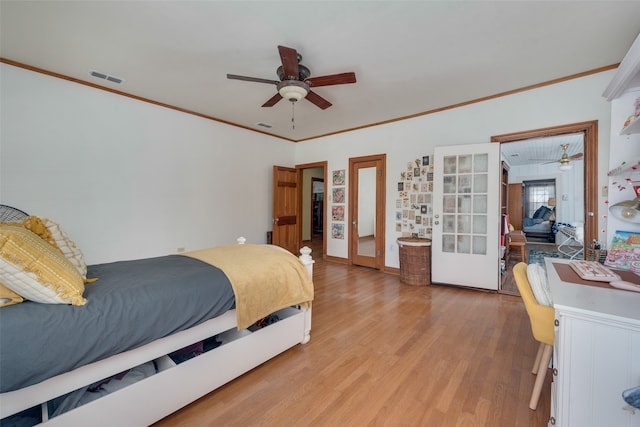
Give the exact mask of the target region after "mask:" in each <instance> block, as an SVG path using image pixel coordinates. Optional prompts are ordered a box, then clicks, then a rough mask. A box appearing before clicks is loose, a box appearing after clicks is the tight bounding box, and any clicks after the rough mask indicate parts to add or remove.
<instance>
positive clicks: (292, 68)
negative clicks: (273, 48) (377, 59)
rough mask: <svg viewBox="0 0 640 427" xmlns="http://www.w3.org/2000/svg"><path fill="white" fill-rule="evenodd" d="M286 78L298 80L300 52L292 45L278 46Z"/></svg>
mask: <svg viewBox="0 0 640 427" xmlns="http://www.w3.org/2000/svg"><path fill="white" fill-rule="evenodd" d="M278 52H280V60H281V61H282V69H283V70H284V79H285V80H298V79H299V77H298V52H296V50H295V49H291V48H290V47H285V46H278Z"/></svg>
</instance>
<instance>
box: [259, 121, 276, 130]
mask: <svg viewBox="0 0 640 427" xmlns="http://www.w3.org/2000/svg"><path fill="white" fill-rule="evenodd" d="M256 126H260V127H263V128H267V129H271V128H272V127H273V126H271V125H270V124H269V123H262V122H260V123H256Z"/></svg>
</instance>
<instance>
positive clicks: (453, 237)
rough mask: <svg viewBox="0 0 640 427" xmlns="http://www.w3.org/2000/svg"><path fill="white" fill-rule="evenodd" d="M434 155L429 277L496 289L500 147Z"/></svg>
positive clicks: (480, 146)
mask: <svg viewBox="0 0 640 427" xmlns="http://www.w3.org/2000/svg"><path fill="white" fill-rule="evenodd" d="M434 158H435V162H434V178H433V232H432V233H433V234H432V237H433V241H432V245H431V258H432V261H431V280H432V281H433V282H434V283H447V284H452V285H460V286H468V287H474V288H482V289H491V290H497V289H498V285H499V280H500V275H499V271H500V257H499V251H498V248H499V243H500V209H499V194H500V174H499V171H500V147H499V146H498V144H491V143H486V144H471V145H452V146H446V147H436V148H435V156H434Z"/></svg>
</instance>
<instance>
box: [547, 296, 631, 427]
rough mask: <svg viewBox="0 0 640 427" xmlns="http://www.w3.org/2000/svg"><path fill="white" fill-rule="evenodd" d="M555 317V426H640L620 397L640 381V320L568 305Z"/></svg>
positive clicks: (558, 310)
mask: <svg viewBox="0 0 640 427" xmlns="http://www.w3.org/2000/svg"><path fill="white" fill-rule="evenodd" d="M611 292H623V291H616V290H613V291H611ZM556 320H557V321H558V325H559V326H558V328H557V331H556V346H555V350H556V353H557V356H556V361H557V365H556V366H557V368H556V370H555V371H554V372H557V375H555V376H554V380H555V382H556V384H555V393H556V396H555V398H554V399H553V400H555V404H556V405H555V406H556V407H555V423H556V424H555V426H579V427H588V426H594V427H599V426H620V427H623V426H629V427H630V426H640V411H636V414H635V415H633V414H632V413H631V412H629V411H627V410H624V409H623V407H624V406H625V402H624V400H622V396H621V395H622V391H623V390H626V389H629V388H632V387H636V386H638V385H640V322H636V324H634V323H633V322H626V321H624V320H620V319H613V318H607V317H606V316H600V315H597V314H596V315H593V314H591V313H581V312H578V311H575V310H571V309H568V308H558V309H557V310H556Z"/></svg>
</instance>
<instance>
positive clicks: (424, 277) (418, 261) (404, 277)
mask: <svg viewBox="0 0 640 427" xmlns="http://www.w3.org/2000/svg"><path fill="white" fill-rule="evenodd" d="M398 246H399V247H400V250H399V252H400V281H401V282H402V283H405V284H407V285H413V286H425V285H429V284H431V240H430V239H418V238H414V237H401V238H399V239H398Z"/></svg>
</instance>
